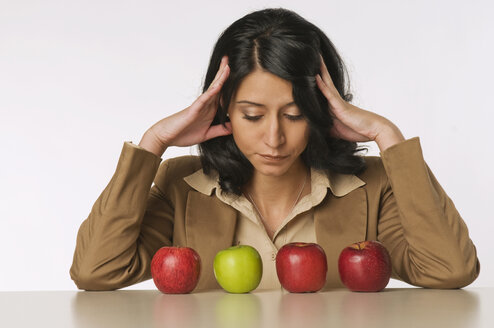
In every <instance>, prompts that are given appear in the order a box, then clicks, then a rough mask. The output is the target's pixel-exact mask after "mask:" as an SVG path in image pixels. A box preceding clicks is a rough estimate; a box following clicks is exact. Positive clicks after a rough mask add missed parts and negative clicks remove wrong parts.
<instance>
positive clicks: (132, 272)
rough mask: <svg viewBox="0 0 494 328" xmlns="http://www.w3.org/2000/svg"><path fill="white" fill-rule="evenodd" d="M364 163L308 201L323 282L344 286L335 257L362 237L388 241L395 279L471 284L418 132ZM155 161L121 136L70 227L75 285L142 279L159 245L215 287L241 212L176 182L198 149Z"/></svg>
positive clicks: (465, 252)
mask: <svg viewBox="0 0 494 328" xmlns="http://www.w3.org/2000/svg"><path fill="white" fill-rule="evenodd" d="M366 161H367V165H368V168H367V169H366V170H365V171H364V172H363V173H361V174H359V175H358V176H357V177H358V178H359V179H361V180H362V181H364V182H365V184H364V185H363V186H361V187H359V188H357V189H355V190H353V191H351V192H350V193H348V194H346V195H344V196H342V197H339V196H336V195H334V194H333V193H332V192H331V191H329V190H328V194H327V195H326V198H325V199H324V201H323V202H322V203H321V204H319V205H318V206H316V208H315V209H314V226H315V230H316V237H317V242H318V243H319V244H320V245H321V246H322V248H323V249H324V251H325V252H326V256H327V260H328V273H327V283H326V286H325V289H330V288H339V287H342V284H341V281H340V278H339V274H338V266H337V261H338V256H339V254H340V252H341V250H342V249H343V248H344V247H346V246H348V245H349V244H352V243H354V242H357V241H362V240H379V241H381V242H382V243H383V244H384V245H385V246H386V248H387V249H388V250H389V252H390V254H391V258H392V266H393V275H392V277H393V278H395V279H400V280H402V281H405V282H407V283H409V284H412V285H415V286H422V287H430V288H460V287H464V286H466V285H468V284H470V283H471V282H473V281H474V280H475V279H476V278H477V276H478V274H479V270H480V263H479V260H478V258H477V252H476V248H475V246H474V244H473V243H472V241H471V240H470V238H469V234H468V229H467V226H466V225H465V223H464V221H463V220H462V218H461V217H460V214H459V213H458V211H457V210H456V208H455V206H454V204H453V202H452V201H451V199H450V198H449V197H448V196H447V195H446V193H445V192H444V190H443V189H442V187H441V186H440V185H439V183H438V181H437V180H436V178H435V177H434V175H433V174H432V172H431V170H430V169H429V167H428V166H427V164H426V163H425V161H424V159H423V155H422V149H421V146H420V140H419V138H418V137H415V138H412V139H408V140H405V141H404V142H401V143H399V144H397V145H394V146H392V147H390V148H388V149H386V150H385V151H384V152H382V153H381V157H375V156H367V157H366ZM160 162H161V159H160V158H158V157H157V156H156V155H154V154H152V153H150V152H147V151H145V150H143V149H139V148H137V147H133V146H132V145H130V144H128V143H124V146H123V149H122V153H121V155H120V159H119V162H118V165H117V169H116V171H115V173H114V175H113V177H112V179H111V181H110V182H109V184H108V185H107V187H106V188H105V189H104V190H103V192H102V193H101V195H100V196H99V198H98V199H97V200H96V202H95V204H94V206H93V208H92V210H91V213H90V214H89V216H88V218H87V219H86V220H85V221H84V222H83V223H82V225H81V227H80V229H79V232H78V235H77V244H76V249H75V252H74V260H73V263H72V267H71V268H70V275H71V278H72V279H73V280H74V282H75V283H76V285H77V286H78V287H79V288H80V289H85V290H114V289H118V288H123V287H126V286H129V285H132V284H135V283H138V282H141V281H144V280H147V279H150V278H151V275H150V262H151V259H152V256H153V254H154V253H155V252H156V251H157V250H158V249H159V248H160V247H162V246H165V245H180V246H188V247H192V248H194V249H195V250H196V251H197V252H198V253H199V255H200V256H201V260H202V272H201V276H200V279H199V283H198V286H197V287H196V289H195V291H199V290H205V289H215V288H221V287H220V286H219V284H218V283H217V282H216V280H215V278H214V273H213V259H214V256H215V255H216V253H217V252H218V251H220V250H222V249H225V248H228V247H230V246H232V243H233V239H234V233H235V225H236V222H237V218H238V215H239V213H238V212H237V211H236V210H235V209H234V208H232V207H231V206H229V205H227V204H225V203H223V202H221V201H220V200H219V199H218V198H216V196H215V195H214V192H212V194H211V195H204V194H202V193H200V192H198V191H196V190H194V189H193V188H192V187H191V186H189V185H188V184H187V183H186V182H185V181H184V178H185V177H187V176H189V175H191V174H193V173H194V172H196V171H197V170H200V169H201V164H200V161H199V158H198V157H196V156H184V157H178V158H173V159H169V160H166V161H164V162H163V163H161V165H160ZM330 176H332V177H333V179H334V178H336V179H338V178H343V179H344V178H351V177H348V176H345V175H338V174H331V175H330ZM153 181H154V185H152V183H153ZM151 185H152V187H151Z"/></svg>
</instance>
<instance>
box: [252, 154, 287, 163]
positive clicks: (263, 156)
mask: <svg viewBox="0 0 494 328" xmlns="http://www.w3.org/2000/svg"><path fill="white" fill-rule="evenodd" d="M259 156H261V157H262V158H264V159H266V160H268V161H272V162H278V161H282V160H284V159H286V158H288V156H280V155H278V156H272V155H263V154H259Z"/></svg>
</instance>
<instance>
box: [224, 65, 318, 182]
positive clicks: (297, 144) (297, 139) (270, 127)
mask: <svg viewBox="0 0 494 328" xmlns="http://www.w3.org/2000/svg"><path fill="white" fill-rule="evenodd" d="M228 114H229V116H230V121H231V124H232V132H233V138H234V140H235V143H236V144H237V146H238V148H239V149H240V151H241V152H242V153H243V154H244V155H245V157H247V159H248V160H249V161H250V162H251V163H252V165H253V166H254V168H255V170H256V171H257V172H258V173H261V174H263V175H267V176H282V175H285V174H290V173H292V172H293V170H298V169H301V168H303V164H302V160H301V158H300V154H301V153H302V152H303V151H304V149H305V147H306V146H307V142H308V139H309V126H308V124H307V121H306V120H305V118H304V117H303V116H302V113H301V111H300V109H299V108H298V107H297V105H296V104H295V103H294V101H293V96H292V84H291V82H289V81H287V80H284V79H282V78H280V77H278V76H276V75H274V74H271V73H268V72H265V71H261V70H256V71H254V72H252V73H250V74H249V75H247V76H246V77H245V78H244V80H243V81H242V83H241V84H240V86H239V87H238V89H237V91H236V93H235V94H234V95H233V97H232V100H231V102H230V106H229V108H228Z"/></svg>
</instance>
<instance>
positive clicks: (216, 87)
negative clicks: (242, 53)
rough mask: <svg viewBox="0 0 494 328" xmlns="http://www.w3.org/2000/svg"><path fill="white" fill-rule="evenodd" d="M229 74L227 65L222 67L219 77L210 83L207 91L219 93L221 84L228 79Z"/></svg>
mask: <svg viewBox="0 0 494 328" xmlns="http://www.w3.org/2000/svg"><path fill="white" fill-rule="evenodd" d="M229 74H230V66H228V64H226V65H225V67H223V70H222V71H221V74H220V76H218V78H217V79H216V80H215V81H213V82H212V83H211V85H210V86H209V89H208V91H215V92H216V91H219V90H220V89H221V87H222V86H223V84H224V83H225V81H226V79H227V78H228V75H229Z"/></svg>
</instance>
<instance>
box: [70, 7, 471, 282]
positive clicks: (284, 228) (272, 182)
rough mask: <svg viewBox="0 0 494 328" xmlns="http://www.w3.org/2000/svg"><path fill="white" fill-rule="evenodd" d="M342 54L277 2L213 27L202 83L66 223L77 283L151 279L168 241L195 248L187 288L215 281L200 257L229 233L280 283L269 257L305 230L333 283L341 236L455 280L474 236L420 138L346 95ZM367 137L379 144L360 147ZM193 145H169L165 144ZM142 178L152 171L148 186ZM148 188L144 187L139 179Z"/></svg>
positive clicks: (419, 273) (398, 271)
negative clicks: (215, 36)
mask: <svg viewBox="0 0 494 328" xmlns="http://www.w3.org/2000/svg"><path fill="white" fill-rule="evenodd" d="M345 72H346V71H345V68H344V64H343V62H342V60H341V58H340V57H339V55H338V53H337V51H336V50H335V48H334V46H333V44H332V43H331V42H330V41H329V39H328V38H327V37H326V36H325V35H324V33H323V32H322V31H321V30H320V29H318V28H317V27H316V26H314V25H313V24H311V23H309V22H307V21H306V20H305V19H303V18H302V17H300V16H299V15H297V14H295V13H293V12H291V11H288V10H284V9H265V10H261V11H257V12H253V13H251V14H249V15H246V16H245V17H243V18H241V19H239V20H238V21H236V22H234V23H233V24H232V25H231V26H230V27H228V28H227V29H226V30H225V31H224V32H223V34H222V35H221V36H220V38H219V40H218V42H217V44H216V46H215V48H214V51H213V54H212V57H211V61H210V64H209V68H208V72H207V75H206V79H205V84H204V85H205V87H204V90H203V92H204V93H203V94H202V95H201V96H200V97H199V98H198V99H197V100H196V101H195V102H194V103H193V104H192V105H191V106H190V107H187V108H185V109H184V110H182V111H180V112H178V113H176V114H174V115H171V116H170V117H167V118H164V119H163V120H161V121H159V122H157V123H156V124H154V125H153V126H152V127H151V128H150V129H148V130H147V131H146V133H145V134H144V135H143V138H142V140H141V142H140V143H139V145H138V146H137V145H133V144H132V143H131V142H125V143H124V147H123V150H122V154H121V157H120V160H119V163H118V166H117V170H116V172H115V174H114V176H113V178H112V179H111V181H110V183H109V185H108V186H107V187H106V188H105V190H104V191H103V192H102V194H101V195H100V197H99V198H98V200H97V201H96V203H95V204H94V206H93V209H92V211H91V213H90V215H89V217H88V218H87V219H86V220H85V221H84V222H83V223H82V225H81V228H80V229H79V233H78V238H77V245H76V250H75V254H74V262H73V264H72V267H71V270H70V274H71V277H72V279H73V280H74V281H75V283H76V284H77V286H78V287H79V288H81V289H87V290H111V289H117V288H122V287H125V286H129V285H131V284H135V283H137V282H140V281H143V280H146V279H149V278H150V268H149V266H150V261H151V258H152V256H153V255H154V253H155V252H156V251H157V250H158V249H159V248H160V247H162V246H165V245H179V246H188V247H192V248H194V249H195V250H196V251H197V252H198V253H199V254H200V256H201V260H202V263H203V269H202V272H201V277H200V280H199V283H198V286H197V287H196V290H200V289H210V288H220V287H219V285H218V284H217V283H216V281H215V278H214V275H213V270H212V263H213V259H214V256H215V255H216V253H217V252H218V251H219V250H221V249H224V248H227V247H229V246H231V245H233V244H239V243H240V244H249V245H252V246H254V247H255V248H256V249H257V250H258V251H259V252H260V254H261V257H262V260H263V269H264V273H263V278H262V280H261V284H260V285H259V287H258V288H260V289H262V288H280V284H279V282H278V279H277V276H276V271H275V266H274V258H275V256H276V251H277V249H279V248H280V247H281V246H283V245H284V244H286V243H288V242H293V241H305V242H317V243H319V244H320V245H321V246H322V247H323V248H324V250H325V252H326V255H327V258H328V275H327V283H326V286H325V287H326V288H334V287H341V286H342V284H341V282H340V280H339V276H338V272H337V258H338V255H339V253H340V251H341V250H342V249H343V248H344V247H345V246H347V245H349V244H351V243H353V242H357V241H362V240H380V241H381V242H382V243H383V244H384V245H385V246H386V247H387V249H388V250H389V252H390V254H391V257H392V265H393V275H392V277H393V278H396V279H400V280H403V281H406V282H408V283H410V284H413V285H416V286H423V287H431V288H459V287H463V286H466V285H468V284H470V283H471V282H472V281H474V280H475V279H476V277H477V276H478V274H479V269H480V265H479V261H478V259H477V256H476V249H475V246H474V245H473V243H472V241H471V240H470V238H469V236H468V230H467V227H466V225H465V223H464V222H463V220H462V219H461V217H460V215H459V213H458V212H457V211H456V209H455V207H454V205H453V203H452V201H451V200H450V199H449V198H448V196H447V195H446V193H445V192H444V190H443V189H442V188H441V186H440V185H439V183H438V182H437V180H436V179H435V177H434V175H433V174H432V172H431V171H430V170H429V168H428V166H427V165H426V163H425V161H424V159H423V157H422V152H421V148H420V142H419V139H418V137H416V138H412V139H408V140H405V138H404V137H403V135H402V133H401V132H400V130H399V129H398V128H397V127H396V126H395V125H394V124H393V123H392V122H390V121H389V120H388V119H386V118H384V117H382V116H379V115H377V114H375V113H372V112H369V111H366V110H363V109H361V108H358V107H356V106H353V105H351V104H350V103H349V101H350V100H351V95H349V94H346V93H345ZM365 141H375V142H376V143H377V145H378V146H379V149H380V151H381V157H373V156H367V157H364V156H360V155H358V154H357V153H358V152H359V151H360V149H357V144H356V142H365ZM195 144H199V149H200V153H201V156H200V157H196V156H184V157H179V158H174V159H169V160H166V161H165V162H164V163H162V164H161V165H160V162H161V156H162V155H163V153H164V152H165V151H166V149H167V148H168V147H170V146H191V145H195ZM153 181H154V185H153V186H152V188H151V185H152V183H153ZM150 188H151V189H150Z"/></svg>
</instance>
